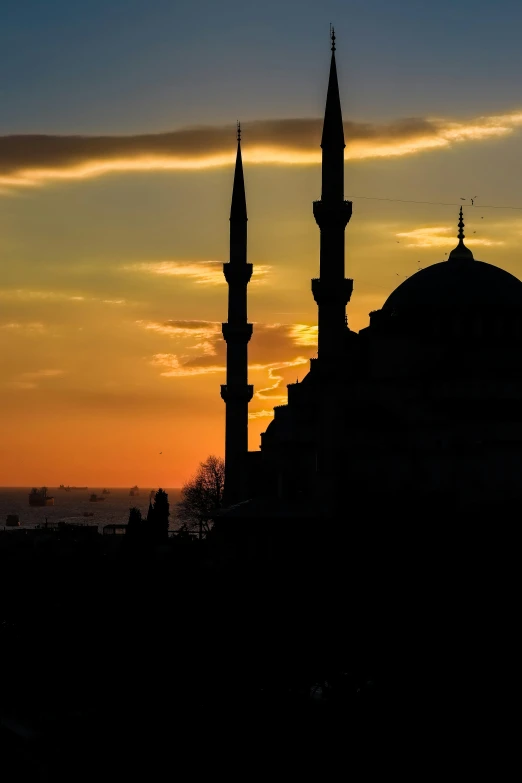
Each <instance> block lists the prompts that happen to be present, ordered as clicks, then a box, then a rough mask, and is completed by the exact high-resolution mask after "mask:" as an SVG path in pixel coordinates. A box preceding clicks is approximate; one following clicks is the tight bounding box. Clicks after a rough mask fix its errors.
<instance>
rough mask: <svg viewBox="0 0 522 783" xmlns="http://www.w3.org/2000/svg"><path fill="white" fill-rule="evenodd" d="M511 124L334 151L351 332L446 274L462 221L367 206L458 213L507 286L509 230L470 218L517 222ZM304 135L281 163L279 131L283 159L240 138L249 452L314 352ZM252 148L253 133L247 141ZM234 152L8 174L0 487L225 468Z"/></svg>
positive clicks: (382, 138) (511, 263) (314, 260)
mask: <svg viewBox="0 0 522 783" xmlns="http://www.w3.org/2000/svg"><path fill="white" fill-rule="evenodd" d="M520 118H521V114H520V112H517V111H506V112H505V114H503V115H498V116H494V117H493V116H489V117H488V116H485V117H481V118H475V119H468V120H465V119H459V118H449V119H445V120H437V121H434V120H433V121H431V120H430V121H426V123H424V124H423V123H421V124H420V125H419V121H416V124H410V125H407V124H404V123H401V122H395V121H392V122H390V123H387V124H384V125H382V126H378V127H377V126H375V127H373V130H372V133H370V134H368V132H367V131H366V133H367V135H368V138H362V136H364V133H363V131H362V130H361V128H359V130H357V129H356V128H355V126H354V134H356V133H359V140H358V141H353V140H352V142H351V143H349V144H348V147H347V165H346V197H347V198H353V201H354V214H353V218H352V221H351V223H350V224H349V226H348V228H347V231H346V258H347V276H351V277H353V278H354V281H355V282H354V293H353V297H352V302H351V303H350V305H349V310H348V312H349V320H350V325H351V327H352V328H354V329H359V328H361V327H362V326H365V325H366V324H367V322H368V313H369V312H370V311H371V310H374V309H377V308H379V307H380V306H381V305H382V303H383V302H384V300H385V299H386V297H387V295H388V294H389V293H390V292H391V291H392V290H393V288H395V287H396V286H397V285H398V284H399V283H400V282H401V280H402V279H404V278H405V277H406V276H407V275H410V274H412V273H414V272H415V271H416V269H418V267H419V266H423V265H427V264H430V263H434V262H436V261H440V260H443V258H444V254H445V253H447V252H448V251H449V250H450V249H451V248H452V247H453V246H454V244H455V238H454V237H455V234H456V222H457V211H458V209H457V207H455V206H444V205H442V204H441V205H437V204H412V203H404V202H401V201H385V200H384V201H380V200H372V199H365V198H362V197H363V196H370V197H378V198H383V199H386V198H391V199H405V200H418V201H430V202H444V203H446V202H449V203H452V204H457V203H459V204H460V203H461V197H465V198H466V202H465V203H467V204H468V205H469V206H468V207H467V209H466V235H467V241H468V244H469V245H470V247H472V248H473V250H474V252H475V256H476V257H478V258H479V259H481V260H487V261H489V262H491V263H496V264H499V265H500V266H503V267H504V268H506V269H508V270H509V271H511V272H512V273H514V274H516V275H518V276H522V261H521V259H520V256H519V252H518V245H519V242H520V234H521V231H522V212H521V211H516V210H509V209H500V210H495V209H491V208H489V207H488V208H486V207H484V208H481V206H480V204H481V203H482V204H489V205H517V204H518V205H522V193H521V192H520V186H519V184H518V183H519V182H520V181H522V180H521V177H520V173H522V172H518V175H517V169H520V165H521V164H520V160H521V156H520V143H521V133H520V130H519V126H520ZM304 122H305V121H303V123H304ZM306 122H308V123H309V125H307V126H306V128H307V130H306V133H304V131H303V133H304V136H299V133H300V132H301V131H302V127H301V125H300V124H299V122H297V124H296V128H297V129H298V130H299V128H300V129H301V130H299V133H298V134H297V137H296V142H295V144H293V143H292V138H291V134H288V133H287V129H286V130H284V134H283V135H284V139H285V141H284V144H283V143H282V142H281V133H283V131H282V130H281V127H280V125H278V123H276V122H274V123H272V124H271V126H270V133H272V135H273V138H272V137H270V135H269V134H268V130H267V129H266V128H265V130H264V132H266V134H268V137H267V142H266V143H265V144H264V146H262V145H261V146H260V145H259V144H257V146H252V145H251V146H250V147H249V144H248V125H247V126H246V127H245V130H244V138H245V160H246V166H245V178H246V187H247V200H248V211H249V260H251V261H252V262H253V263H254V270H255V271H254V277H253V280H252V283H251V284H250V286H249V317H250V320H251V321H252V322H253V323H254V335H253V338H252V341H251V343H250V365H251V369H250V381H251V382H252V383H253V384H254V386H255V396H254V399H253V400H252V402H251V404H250V411H251V420H250V446H251V448H258V447H259V434H260V432H262V431H263V430H264V429H265V428H266V426H267V424H268V423H269V421H270V416H271V411H272V409H273V406H274V404H280V403H281V402H284V400H285V392H286V387H285V384H286V383H288V382H290V381H295V379H296V378H302V377H303V376H304V374H305V373H306V371H307V361H308V359H309V358H310V357H311V356H313V355H314V353H315V344H316V329H315V325H316V307H315V303H314V301H313V297H312V295H311V291H310V278H311V277H314V276H316V274H317V268H318V249H319V234H318V229H317V227H316V225H315V223H314V221H313V217H312V208H311V203H312V201H313V199H314V198H317V197H318V196H319V187H320V171H319V167H318V163H317V161H318V146H317V145H318V142H319V138H317V139H316V142H317V144H315V145H313V144H312V142H311V141H309V138H308V136H307V135H306V134H308V133H311V134H312V141H313V134H314V133H315V132H317V134H319V132H320V122H317V121H306ZM310 123H311V125H310ZM314 128H315V130H314ZM419 128H420V130H419ZM251 131H252V135H253V136H255V134H256V133H259V132H260V131H259V127H257V129H256V127H255V123H254V124H253V125H252V127H251ZM205 133H206V136H205V138H206V139H207V142H205V143H208V145H210V146H209V148H210V147H211V146H212V144H214V146H216V145H217V147H219V145H220V144H222V142H221V137H222V133H221V132H220V134H221V135H220V134H218V136H219V138H218V136H216V130H215V129H213V128H212V127H209V128H207V130H206V131H205ZM278 134H279V136H278ZM285 134H286V135H285ZM231 136H232V138H231V141H230V149H229V150H225V151H224V152H223V151H222V150H218V152H217V153H216V152H215V150H214V152H213V153H212V154H211V155H205V154H203V153H198V155H196V156H195V155H194V153H193V151H190V150H189V151H186V150H185V151H183V148H182V146H181V147H178V151H177V152H176V155H170V156H169V155H167V156H165V155H164V156H163V157H158V156H156V157H154V156H152V157H150V156H149V158H147V159H146V160H145V158H144V156H143V150H142V149H141V148H140V151H138V152H136V153H135V156H134V157H128V155H126V156H123V157H122V156H120V155H119V153H118V154H115V152H114V146H113V148H112V152H111V155H110V156H107V157H105V158H104V157H103V156H102V158H96V159H94V158H92V156H91V153H90V151H89V149H87V150H86V151H84V152H83V153H82V155H83V157H82V158H81V160H79V159H78V158H76V160H75V162H74V163H71V160H70V158H69V157H67V155H64V154H62V153H63V150H62V151H60V150H58V154H57V157H55V158H54V159H53V161H52V165H49V164H48V162H46V160H45V156H44V155H43V154H42V156H41V157H40V158H39V159H38V161H37V162H36V163H35V162H34V160H33V162H32V164H31V166H29V165H26V164H25V163H24V160H23V159H19V158H17V163H16V165H14V164H13V165H10V164H9V162H7V163H6V160H5V156H4V162H3V164H2V166H3V168H1V171H2V172H3V175H2V176H3V180H2V184H1V185H0V187H1V189H0V263H1V278H0V351H1V353H0V355H1V357H2V377H1V380H0V405H1V408H0V409H1V410H2V411H3V415H2V424H3V426H2V433H3V437H2V439H1V441H0V485H24V486H25V485H30V484H31V485H32V484H35V485H44V484H45V485H49V486H53V485H57V484H60V483H64V484H81V485H83V484H87V485H90V486H97V485H99V486H102V485H104V486H105V485H107V486H130V485H133V484H135V483H137V484H138V485H143V486H147V485H149V486H160V485H165V486H179V485H180V484H181V483H182V482H183V481H184V480H186V479H187V478H188V477H189V476H190V475H191V474H192V473H193V471H194V470H195V468H196V467H197V464H198V462H199V461H200V460H203V459H205V457H206V456H207V455H208V454H209V453H216V454H222V453H223V445H224V432H223V427H224V404H223V402H222V400H221V398H220V394H219V387H220V384H221V383H222V382H224V348H225V346H224V343H223V340H222V338H221V334H220V323H221V321H222V320H223V318H225V317H226V309H227V288H226V284H225V281H224V278H223V276H222V272H221V264H222V263H223V261H226V260H227V254H228V212H229V207H230V195H231V184H232V174H233V172H232V168H231V165H230V162H231V160H232V150H233V131H232V130H231ZM217 138H218V141H216V139H217ZM277 139H279V141H277ZM218 142H219V143H218ZM276 142H277V144H276ZM118 143H119V142H118ZM140 144H141V142H140ZM87 146H88V145H87ZM116 148H117V144H116ZM1 149H2V147H1V140H0V153H1ZM203 149H204V145H203ZM216 149H217V148H216ZM75 154H77V153H75ZM216 155H217V156H218V158H219V160H218V158H216ZM0 158H1V155H0ZM22 158H23V156H22ZM216 163H219V165H216ZM476 194H482V195H480V196H479V197H478V198H477V200H476V205H475V207H473V208H472V207H471V205H470V204H469V197H470V196H475V195H476ZM160 452H162V454H160Z"/></svg>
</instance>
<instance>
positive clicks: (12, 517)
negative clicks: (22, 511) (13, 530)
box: [5, 514, 20, 527]
mask: <svg viewBox="0 0 522 783" xmlns="http://www.w3.org/2000/svg"><path fill="white" fill-rule="evenodd" d="M5 525H6V527H20V520H19V518H18V514H8V515H7V518H6V520H5Z"/></svg>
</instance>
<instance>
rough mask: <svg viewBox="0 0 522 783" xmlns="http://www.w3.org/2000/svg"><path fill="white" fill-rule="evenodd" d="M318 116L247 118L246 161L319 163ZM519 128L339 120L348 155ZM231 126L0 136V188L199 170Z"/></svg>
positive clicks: (222, 161) (521, 116)
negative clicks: (112, 133)
mask: <svg viewBox="0 0 522 783" xmlns="http://www.w3.org/2000/svg"><path fill="white" fill-rule="evenodd" d="M321 126H322V120H321V119H318V118H317V119H316V118H301V119H299V118H297V119H287V120H257V121H253V122H250V123H245V124H244V126H243V130H244V134H243V138H244V143H243V150H244V160H245V161H246V162H247V163H257V164H267V163H268V164H281V165H307V164H317V163H319V162H320V149H319V141H320V137H321ZM521 126H522V111H520V110H518V111H512V112H510V113H506V114H501V115H490V116H482V117H477V118H473V119H467V120H452V119H447V118H422V117H420V118H417V117H407V118H403V119H398V120H395V121H393V122H389V123H382V124H379V123H369V122H345V135H346V143H347V146H346V157H347V158H348V159H352V160H364V159H367V158H379V157H385V158H388V157H396V156H401V155H412V154H415V153H419V152H424V151H429V150H433V149H441V148H447V147H450V146H451V145H453V144H458V143H465V142H473V141H483V140H486V139H491V138H500V137H504V136H507V135H509V134H511V133H513V132H514V131H515V130H516V129H517V128H520V127H521ZM234 137H235V129H234V128H233V127H232V126H199V127H193V128H183V129H179V130H175V131H170V132H166V133H157V134H142V135H134V136H51V135H10V136H1V137H0V187H2V188H4V192H5V189H6V188H7V189H9V188H12V187H21V186H22V187H23V186H26V187H35V186H38V185H44V184H46V183H50V182H59V181H64V180H65V181H67V180H82V179H89V178H92V177H99V176H102V175H105V174H111V173H121V172H140V171H142V172H146V171H172V170H191V169H193V170H197V169H208V168H215V167H218V166H227V165H230V164H232V163H233V160H234V154H235V150H234V142H233V139H234Z"/></svg>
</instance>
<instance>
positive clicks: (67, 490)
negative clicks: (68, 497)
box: [60, 484, 89, 492]
mask: <svg viewBox="0 0 522 783" xmlns="http://www.w3.org/2000/svg"><path fill="white" fill-rule="evenodd" d="M60 489H64V490H65V491H66V492H70V491H71V489H89V487H69V486H67V487H66V486H64V484H60Z"/></svg>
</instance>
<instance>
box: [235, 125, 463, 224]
mask: <svg viewBox="0 0 522 783" xmlns="http://www.w3.org/2000/svg"><path fill="white" fill-rule="evenodd" d="M237 140H238V143H239V142H240V141H241V123H240V122H239V120H238V121H237ZM461 211H462V210H461Z"/></svg>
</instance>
